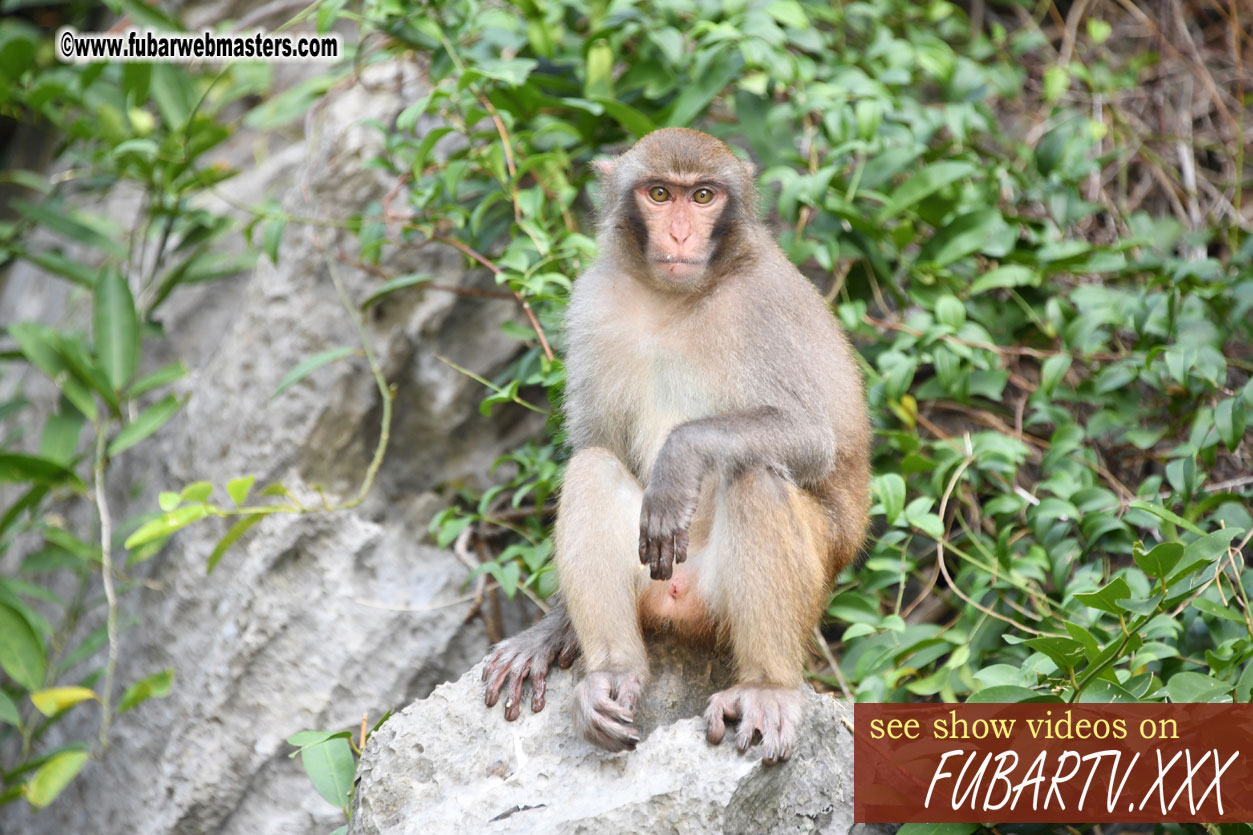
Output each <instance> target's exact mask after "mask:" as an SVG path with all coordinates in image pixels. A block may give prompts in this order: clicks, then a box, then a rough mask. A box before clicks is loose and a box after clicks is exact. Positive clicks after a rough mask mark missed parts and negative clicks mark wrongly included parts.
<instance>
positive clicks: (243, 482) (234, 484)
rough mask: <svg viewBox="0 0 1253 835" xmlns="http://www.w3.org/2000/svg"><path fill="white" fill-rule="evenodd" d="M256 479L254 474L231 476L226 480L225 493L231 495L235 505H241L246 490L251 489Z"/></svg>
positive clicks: (246, 496)
mask: <svg viewBox="0 0 1253 835" xmlns="http://www.w3.org/2000/svg"><path fill="white" fill-rule="evenodd" d="M256 480H257V477H256V476H255V475H246V476H240V477H239V478H232V479H231V480H230V481H228V482H226V494H227V495H228V496H230V497H231V501H233V502H234V503H235V504H236V505H237V506H238V505H242V504H243V503H244V500H245V499H247V498H248V491H250V490H252V485H253V482H255V481H256Z"/></svg>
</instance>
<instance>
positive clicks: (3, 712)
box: [0, 690, 22, 728]
mask: <svg viewBox="0 0 1253 835" xmlns="http://www.w3.org/2000/svg"><path fill="white" fill-rule="evenodd" d="M0 722H7V723H8V724H10V725H14V726H16V727H19V728H20V727H21V726H22V717H21V714H19V713H18V712H17V705H15V704H13V700H12V699H10V698H9V696H8V694H6V693H5V692H4V691H3V690H0Z"/></svg>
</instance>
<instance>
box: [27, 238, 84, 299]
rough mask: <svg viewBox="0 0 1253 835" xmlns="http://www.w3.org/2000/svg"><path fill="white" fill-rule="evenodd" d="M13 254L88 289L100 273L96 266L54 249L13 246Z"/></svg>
mask: <svg viewBox="0 0 1253 835" xmlns="http://www.w3.org/2000/svg"><path fill="white" fill-rule="evenodd" d="M14 254H15V255H17V256H19V257H21V258H25V259H26V260H27V261H30V262H31V263H32V264H34V265H35V266H37V267H39V268H40V269H41V270H44V271H45V272H50V273H52V274H53V275H59V276H61V278H65V279H69V280H70V281H72V282H74V283H75V284H78V285H80V286H82V287H86V288H87V289H88V290H90V289H92V288H94V287H95V286H96V276H97V275H99V273H100V270H99V269H98V268H96V267H90V266H88V265H87V264H84V263H83V262H82V261H76V260H74V259H72V258H67V257H65V256H64V255H62V254H61V253H60V252H56V251H55V250H51V251H48V252H28V251H27V250H25V249H21V248H15V249H14Z"/></svg>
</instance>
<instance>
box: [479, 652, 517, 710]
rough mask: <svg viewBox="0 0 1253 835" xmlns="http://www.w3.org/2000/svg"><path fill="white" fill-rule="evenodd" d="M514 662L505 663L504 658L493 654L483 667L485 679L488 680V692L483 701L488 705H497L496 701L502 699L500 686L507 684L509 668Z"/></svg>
mask: <svg viewBox="0 0 1253 835" xmlns="http://www.w3.org/2000/svg"><path fill="white" fill-rule="evenodd" d="M510 667H512V664H508V663H503V659H500V658H498V657H497V656H493V657H492V660H491V661H488V662H487V665H486V666H485V667H484V668H483V679H484V680H485V681H487V680H488V676H489V675H490V677H491V679H490V681H487V692H486V694H485V696H484V698H483V702H484V703H485V704H486V705H487V706H488V707H495V706H496V702H497V701H498V700H499V699H500V688H502V687H504V686H505V679H506V678H508V677H509V669H510Z"/></svg>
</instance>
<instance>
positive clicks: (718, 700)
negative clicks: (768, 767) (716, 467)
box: [701, 468, 827, 764]
mask: <svg viewBox="0 0 1253 835" xmlns="http://www.w3.org/2000/svg"><path fill="white" fill-rule="evenodd" d="M826 530H827V520H826V519H825V518H824V516H823V513H822V511H821V508H820V507H819V505H818V503H817V502H816V501H815V500H814V499H813V498H812V497H811V496H809V495H808V494H806V493H804V492H803V491H801V490H800V489H798V488H796V487H795V486H793V485H792V484H791V483H789V482H787V481H786V480H784V479H783V478H781V477H780V476H778V475H776V474H774V473H773V472H770V471H769V470H766V469H764V468H754V469H750V470H747V471H744V472H741V473H739V474H736V475H731V476H727V477H726V478H725V480H724V482H723V484H722V485H721V486H720V489H719V493H718V497H717V500H716V507H715V511H714V523H713V530H712V532H711V538H710V543H709V549H708V552H707V553H708V556H707V562H706V567H705V571H703V572H702V576H701V590H702V594H703V596H704V597H705V599H706V600H707V601H708V602H709V605H710V607H711V608H712V610H713V614H714V617H715V619H716V620H717V621H718V625H719V629H720V632H721V634H722V635H723V636H724V637H725V638H726V639H727V641H728V642H729V643H730V645H731V649H732V652H733V654H734V657H735V665H736V671H737V678H738V683H737V684H736V685H735V686H734V687H731V688H730V689H727V690H723V691H721V692H719V693H715V694H714V695H713V696H711V697H710V699H709V708H708V710H706V712H705V721H706V724H707V736H708V739H709V741H710V742H712V743H715V744H716V743H718V742H720V741H721V740H722V737H723V734H724V733H725V730H726V725H725V722H726V721H727V720H731V721H738V722H739V727H738V729H737V731H736V747H738V748H739V750H740V751H741V752H743V751H744V750H746V749H747V748H748V746H749V745H751V744H752V743H753V741H754V738H755V736H757V735H760V738H761V742H762V747H763V749H764V750H763V756H762V759H763V761H764V762H765V763H767V764H772V763H775V762H779V761H781V760H786V759H787V758H788V757H789V756H790V755H791V753H792V743H793V741H794V740H795V737H796V729H797V727H798V725H799V723H800V719H801V705H802V699H801V692H800V689H799V686H800V683H801V678H802V675H801V674H802V671H803V669H804V661H805V647H806V645H807V642H808V641H809V640H810V635H811V632H812V630H813V626H814V624H815V623H817V622H818V619H819V617H820V616H821V614H822V610H823V605H824V603H825V601H826V591H827V584H826V570H825V567H824V562H823V561H824V556H825V553H824V549H825V541H824V539H825V536H826Z"/></svg>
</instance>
